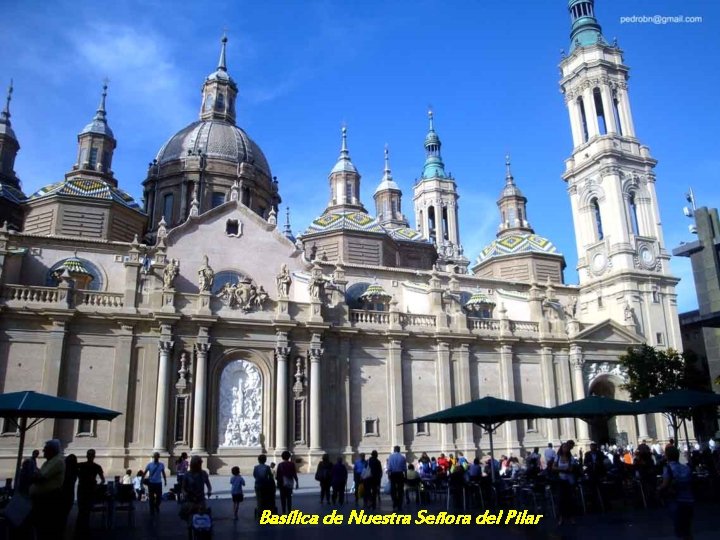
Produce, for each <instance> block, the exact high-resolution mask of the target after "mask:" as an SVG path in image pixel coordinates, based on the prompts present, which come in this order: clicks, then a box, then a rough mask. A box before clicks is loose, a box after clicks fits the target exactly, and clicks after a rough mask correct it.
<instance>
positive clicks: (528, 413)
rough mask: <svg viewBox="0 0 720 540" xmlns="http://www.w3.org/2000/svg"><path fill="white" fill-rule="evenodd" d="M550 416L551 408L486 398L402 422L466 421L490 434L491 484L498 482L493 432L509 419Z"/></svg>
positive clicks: (452, 422) (441, 422)
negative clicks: (496, 478)
mask: <svg viewBox="0 0 720 540" xmlns="http://www.w3.org/2000/svg"><path fill="white" fill-rule="evenodd" d="M548 413H549V409H547V408H545V407H540V406H538V405H530V404H528V403H520V402H518V401H508V400H506V399H499V398H495V397H491V396H486V397H484V398H480V399H476V400H474V401H470V402H468V403H464V404H462V405H456V406H455V407H450V408H449V409H445V410H442V411H438V412H435V413H432V414H428V415H425V416H421V417H420V418H415V419H414V420H409V421H407V422H403V423H404V424H417V423H419V422H433V423H439V424H461V423H465V422H467V423H472V424H475V425H478V426H480V427H481V428H483V429H484V430H485V431H487V432H488V436H489V438H490V460H491V463H490V475H491V477H492V481H493V482H495V457H494V451H495V448H494V446H493V431H495V430H496V429H497V428H498V427H500V426H501V425H502V424H504V423H505V422H507V421H508V420H525V419H532V418H547V417H548V416H547V415H548Z"/></svg>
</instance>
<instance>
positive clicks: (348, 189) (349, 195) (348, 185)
mask: <svg viewBox="0 0 720 540" xmlns="http://www.w3.org/2000/svg"><path fill="white" fill-rule="evenodd" d="M352 200H353V189H352V182H345V202H346V203H351V202H352Z"/></svg>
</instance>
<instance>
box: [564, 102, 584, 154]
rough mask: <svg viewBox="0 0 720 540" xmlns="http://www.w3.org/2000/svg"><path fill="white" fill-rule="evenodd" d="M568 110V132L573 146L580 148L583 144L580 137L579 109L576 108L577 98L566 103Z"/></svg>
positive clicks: (580, 121)
mask: <svg viewBox="0 0 720 540" xmlns="http://www.w3.org/2000/svg"><path fill="white" fill-rule="evenodd" d="M568 110H569V111H570V130H571V131H572V138H573V143H574V146H580V145H581V144H582V143H583V136H582V125H581V124H582V120H581V118H580V108H579V107H578V103H577V98H573V99H571V100H569V101H568Z"/></svg>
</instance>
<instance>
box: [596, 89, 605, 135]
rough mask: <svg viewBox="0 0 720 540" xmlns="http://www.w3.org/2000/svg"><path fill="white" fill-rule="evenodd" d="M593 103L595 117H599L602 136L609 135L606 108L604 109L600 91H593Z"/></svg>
mask: <svg viewBox="0 0 720 540" xmlns="http://www.w3.org/2000/svg"><path fill="white" fill-rule="evenodd" d="M593 101H594V102H595V115H596V116H597V122H598V128H599V129H600V135H607V122H606V121H605V108H604V107H603V102H602V95H601V94H600V89H599V88H595V89H594V90H593Z"/></svg>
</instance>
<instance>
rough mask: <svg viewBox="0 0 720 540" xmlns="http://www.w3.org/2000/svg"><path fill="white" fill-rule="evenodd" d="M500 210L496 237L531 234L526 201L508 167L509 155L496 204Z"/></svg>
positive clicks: (506, 158) (508, 155)
mask: <svg viewBox="0 0 720 540" xmlns="http://www.w3.org/2000/svg"><path fill="white" fill-rule="evenodd" d="M497 205H498V208H499V209H500V227H499V229H498V236H501V235H504V234H508V233H518V232H520V233H527V232H529V233H532V232H533V230H532V228H531V227H530V224H529V223H528V221H527V199H526V198H525V196H524V195H523V194H522V191H520V188H518V187H517V185H516V184H515V178H514V177H513V174H512V170H511V167H510V154H507V155H506V156H505V186H504V187H503V190H502V192H501V193H500V199H499V200H498V202H497Z"/></svg>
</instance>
